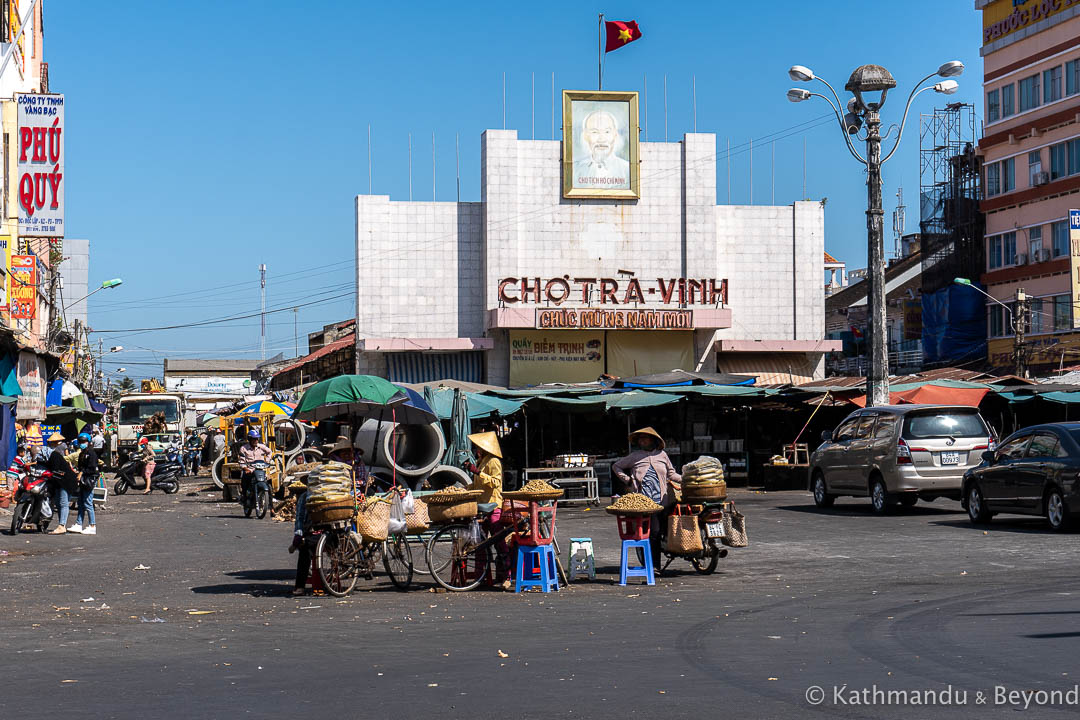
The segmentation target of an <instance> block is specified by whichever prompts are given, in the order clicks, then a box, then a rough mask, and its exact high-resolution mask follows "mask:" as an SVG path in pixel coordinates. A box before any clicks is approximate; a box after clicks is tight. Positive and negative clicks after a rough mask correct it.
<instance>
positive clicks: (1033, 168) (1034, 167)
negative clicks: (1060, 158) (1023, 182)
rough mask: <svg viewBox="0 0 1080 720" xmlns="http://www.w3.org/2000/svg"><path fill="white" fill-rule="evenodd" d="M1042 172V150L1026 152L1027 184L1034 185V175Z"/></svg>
mask: <svg viewBox="0 0 1080 720" xmlns="http://www.w3.org/2000/svg"><path fill="white" fill-rule="evenodd" d="M1041 172H1042V150H1032V151H1031V152H1029V153H1028V185H1030V186H1031V187H1035V184H1036V183H1035V176H1036V175H1038V174H1039V173H1041Z"/></svg>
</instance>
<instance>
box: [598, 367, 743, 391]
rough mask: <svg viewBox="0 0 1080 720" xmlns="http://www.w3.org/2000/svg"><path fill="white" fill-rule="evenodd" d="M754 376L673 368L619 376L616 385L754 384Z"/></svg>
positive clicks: (651, 386) (640, 386) (646, 386)
mask: <svg viewBox="0 0 1080 720" xmlns="http://www.w3.org/2000/svg"><path fill="white" fill-rule="evenodd" d="M753 384H754V378H752V377H750V376H749V375H732V374H730V373H724V372H721V373H703V372H688V371H686V370H672V371H671V372H665V373H654V374H652V375H637V376H635V377H624V378H619V379H618V380H616V381H615V387H628V388H658V387H674V386H677V385H753Z"/></svg>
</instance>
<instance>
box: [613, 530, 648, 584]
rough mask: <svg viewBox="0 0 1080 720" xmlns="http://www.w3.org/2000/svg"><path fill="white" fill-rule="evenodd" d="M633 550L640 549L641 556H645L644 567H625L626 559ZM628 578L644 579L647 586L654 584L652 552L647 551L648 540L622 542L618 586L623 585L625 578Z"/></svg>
mask: <svg viewBox="0 0 1080 720" xmlns="http://www.w3.org/2000/svg"><path fill="white" fill-rule="evenodd" d="M635 548H641V551H642V554H643V555H644V556H645V565H644V566H641V567H627V564H626V562H627V558H628V556H629V554H630V551H631V550H633V549H635ZM628 577H643V578H645V582H646V583H648V584H649V585H655V584H656V577H655V576H654V575H653V565H652V550H650V549H649V541H648V540H623V541H622V560H621V562H620V563H619V584H620V585H625V584H626V578H628Z"/></svg>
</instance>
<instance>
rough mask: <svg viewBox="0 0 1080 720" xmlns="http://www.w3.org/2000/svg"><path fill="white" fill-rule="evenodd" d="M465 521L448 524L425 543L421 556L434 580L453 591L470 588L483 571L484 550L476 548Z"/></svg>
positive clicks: (484, 567) (477, 581)
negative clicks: (424, 549) (425, 548)
mask: <svg viewBox="0 0 1080 720" xmlns="http://www.w3.org/2000/svg"><path fill="white" fill-rule="evenodd" d="M470 534H471V531H470V529H469V526H468V525H448V526H447V527H444V528H443V529H442V530H440V531H439V532H437V533H435V537H433V538H432V539H431V542H429V543H428V546H427V550H426V551H425V553H424V554H425V556H426V560H427V566H428V570H429V571H430V572H431V576H432V577H433V578H435V582H437V583H439V585H441V586H442V587H444V588H446V589H447V590H452V591H455V592H458V591H462V590H472V589H473V588H475V587H476V586H477V585H479V584H480V583H481V582H483V580H484V577H485V576H486V575H487V571H488V563H487V551H486V550H480V551H479V552H478V551H477V550H476V545H475V544H474V543H473V542H472V540H471V539H470V537H469V536H470Z"/></svg>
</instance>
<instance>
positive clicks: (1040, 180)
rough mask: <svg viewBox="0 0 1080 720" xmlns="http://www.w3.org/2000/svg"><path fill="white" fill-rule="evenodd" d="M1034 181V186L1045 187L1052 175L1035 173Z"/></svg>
mask: <svg viewBox="0 0 1080 720" xmlns="http://www.w3.org/2000/svg"><path fill="white" fill-rule="evenodd" d="M1032 180H1033V181H1034V182H1033V183H1032V184H1033V185H1045V184H1046V183H1048V182H1050V173H1048V172H1037V173H1035V176H1034V177H1033V178H1032Z"/></svg>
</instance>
